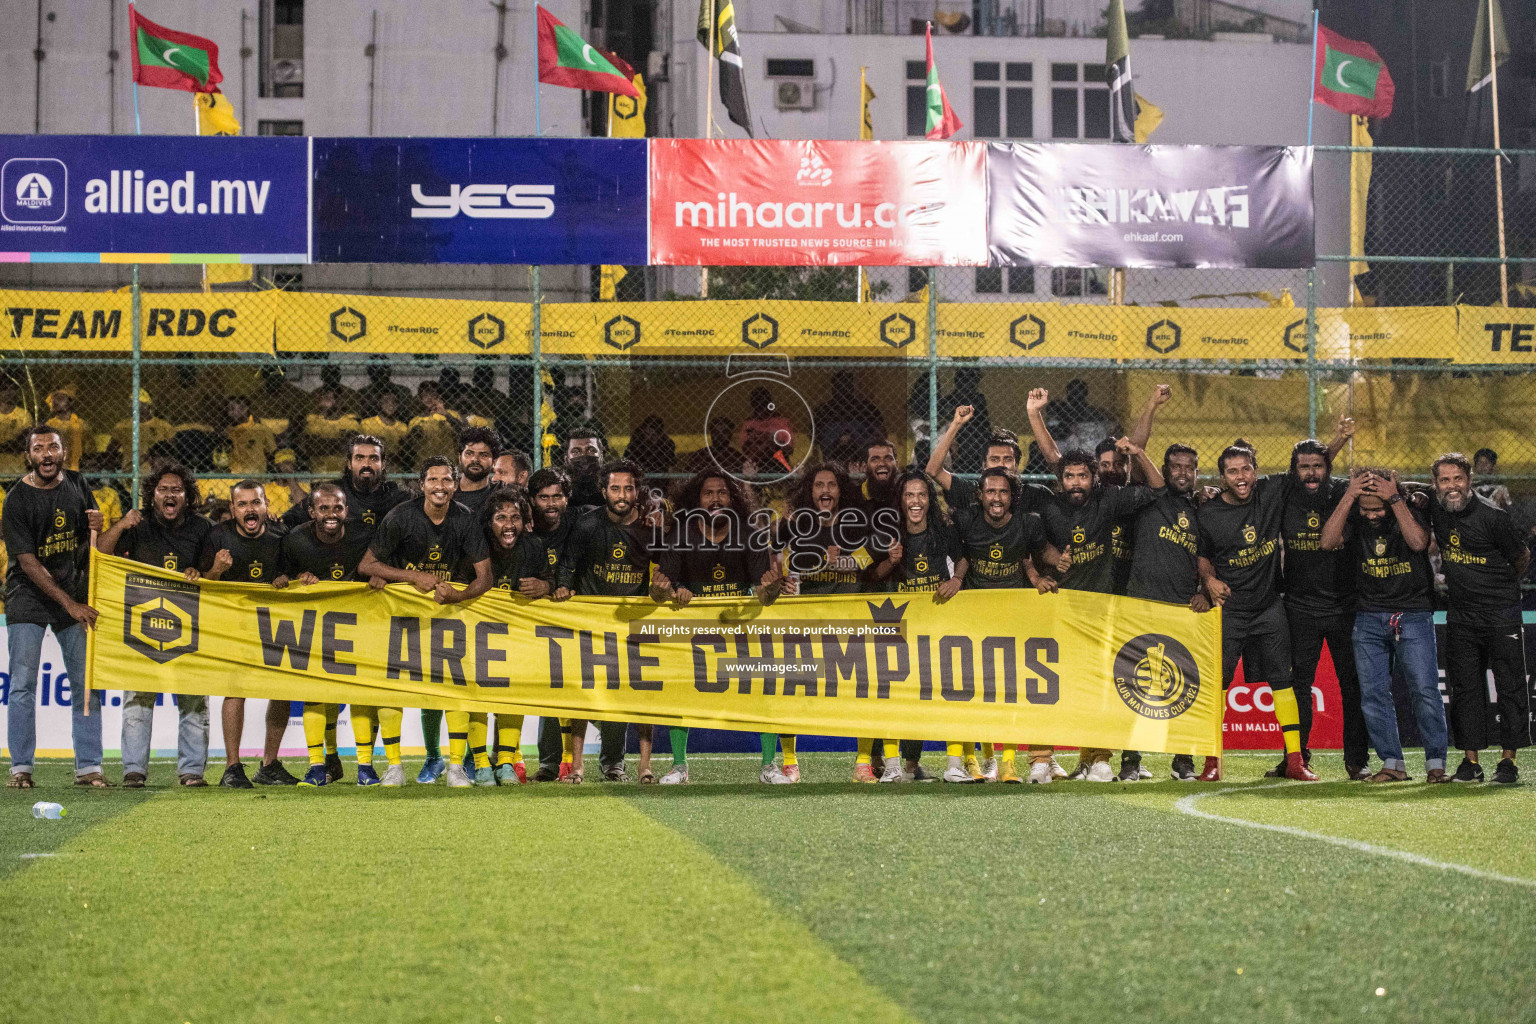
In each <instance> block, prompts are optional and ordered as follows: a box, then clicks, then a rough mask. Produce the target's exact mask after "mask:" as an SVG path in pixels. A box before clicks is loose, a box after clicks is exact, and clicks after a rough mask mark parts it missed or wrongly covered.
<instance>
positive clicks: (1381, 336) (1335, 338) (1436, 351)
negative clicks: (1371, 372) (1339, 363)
mask: <svg viewBox="0 0 1536 1024" xmlns="http://www.w3.org/2000/svg"><path fill="white" fill-rule="evenodd" d="M1455 332H1456V310H1455V308H1454V307H1451V306H1359V307H1356V308H1353V309H1319V310H1318V311H1317V358H1319V359H1325V360H1326V359H1333V360H1340V359H1344V360H1347V359H1449V358H1451V352H1450V351H1448V347H1447V345H1446V339H1448V338H1450V337H1452V335H1454V334H1455Z"/></svg>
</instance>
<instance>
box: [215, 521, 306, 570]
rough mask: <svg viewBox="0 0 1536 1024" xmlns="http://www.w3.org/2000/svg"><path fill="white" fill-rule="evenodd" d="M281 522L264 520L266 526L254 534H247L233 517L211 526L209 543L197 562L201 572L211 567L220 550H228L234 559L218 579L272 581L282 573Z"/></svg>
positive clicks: (282, 534)
mask: <svg viewBox="0 0 1536 1024" xmlns="http://www.w3.org/2000/svg"><path fill="white" fill-rule="evenodd" d="M284 536H285V531H284V530H283V525H282V523H280V522H278V521H277V520H275V519H269V520H267V524H266V529H264V530H262V531H261V535H260V536H257V537H247V536H245V535H244V534H243V533H241V532H240V530H239V529H238V528H237V527H236V526H235V524H234V522H233V521H230V522H224V523H220V524H219V525H218V526H215V527H214V528H213V535H212V536H211V537H210V538H209V539H208V547H207V549H206V551H205V553H204V554H203V563H202V565H201V566H200V568H201V569H202V571H203V572H205V573H206V572H207V571H208V570H209V569H210V568H212V567H213V560H214V558H215V557H216V556H217V555H218V553H219V551H221V550H227V551H228V552H229V554H230V557H232V558H233V559H234V562H233V564H231V565H230V567H229V568H228V569H225V570H224V575H222V576H220V577H219V579H220V580H222V581H223V582H225V583H271V582H272V581H273V580H275V579H277V578H278V576H280V575H282V571H283V570H282V562H283V537H284Z"/></svg>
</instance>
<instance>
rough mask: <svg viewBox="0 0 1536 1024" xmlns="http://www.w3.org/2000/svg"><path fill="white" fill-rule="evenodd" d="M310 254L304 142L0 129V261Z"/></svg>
mask: <svg viewBox="0 0 1536 1024" xmlns="http://www.w3.org/2000/svg"><path fill="white" fill-rule="evenodd" d="M121 256H130V257H132V258H133V259H132V262H138V263H150V262H185V263H230V262H242V263H305V262H308V260H309V140H308V139H280V138H244V139H234V138H219V137H207V138H204V137H200V136H185V137H173V136H163V135H4V136H0V260H3V261H6V262H33V263H44V262H51V263H52V262H86V263H95V262H127V260H123V259H113V258H112V257H121Z"/></svg>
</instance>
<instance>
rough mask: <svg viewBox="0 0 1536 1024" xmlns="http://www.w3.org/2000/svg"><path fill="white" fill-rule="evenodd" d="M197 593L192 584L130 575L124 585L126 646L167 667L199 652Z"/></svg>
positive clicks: (124, 634)
mask: <svg viewBox="0 0 1536 1024" xmlns="http://www.w3.org/2000/svg"><path fill="white" fill-rule="evenodd" d="M197 612H198V590H197V587H196V586H195V585H193V584H191V583H183V582H180V581H177V580H162V579H158V578H156V577H154V576H140V575H137V574H135V573H129V574H128V578H127V579H126V581H125V582H124V585H123V643H124V644H126V645H127V646H128V647H130V648H132V649H133V650H135V651H138V652H139V653H140V654H142V655H144V657H146V658H148V659H149V660H150V661H153V662H155V663H156V664H159V665H164V664H165V663H166V662H168V661H173V660H175V659H176V658H179V657H181V656H182V655H183V654H191V653H192V652H194V651H196V650H197Z"/></svg>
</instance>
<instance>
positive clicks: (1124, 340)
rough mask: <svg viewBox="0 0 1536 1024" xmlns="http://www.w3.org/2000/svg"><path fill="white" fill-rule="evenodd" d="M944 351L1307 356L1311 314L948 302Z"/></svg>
mask: <svg viewBox="0 0 1536 1024" xmlns="http://www.w3.org/2000/svg"><path fill="white" fill-rule="evenodd" d="M938 345H939V355H940V356H1002V355H1020V354H1028V355H1029V356H1030V357H1032V358H1036V359H1052V358H1055V359H1062V358H1074V359H1115V360H1124V359H1170V360H1184V359H1201V360H1215V359H1285V360H1292V359H1295V360H1299V359H1305V358H1306V354H1307V333H1306V311H1305V310H1300V309H1269V308H1254V309H1205V308H1198V307H1193V308H1169V307H1163V306H1108V305H1073V306H1065V305H1059V304H1057V303H1052V302H1034V303H986V302H974V303H944V304H941V305H940V306H939V330H938Z"/></svg>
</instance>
